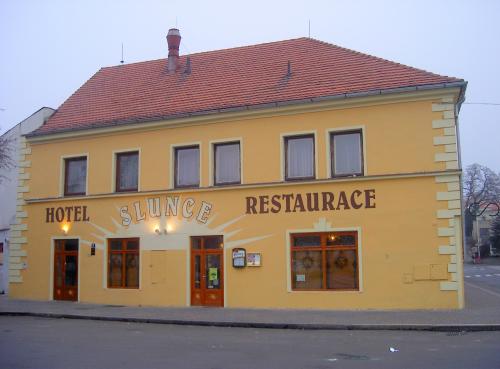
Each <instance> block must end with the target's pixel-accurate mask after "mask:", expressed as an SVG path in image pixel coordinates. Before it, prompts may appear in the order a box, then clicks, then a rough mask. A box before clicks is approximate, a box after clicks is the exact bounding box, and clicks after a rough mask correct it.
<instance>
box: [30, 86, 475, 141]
mask: <svg viewBox="0 0 500 369" xmlns="http://www.w3.org/2000/svg"><path fill="white" fill-rule="evenodd" d="M466 87H467V82H466V81H457V82H446V83H438V84H429V85H417V86H407V87H399V88H390V89H377V90H369V91H363V92H354V93H343V94H336V95H327V96H319V97H312V98H306V99H299V100H285V101H275V102H270V103H263V104H254V105H240V106H233V107H228V108H220V109H211V110H201V111H194V112H188V113H178V114H170V115H165V116H154V117H153V116H152V117H143V118H135V119H126V120H120V121H110V122H105V123H95V124H91V125H89V126H87V127H82V128H67V129H60V130H55V131H49V132H39V133H37V132H36V131H35V132H31V133H29V134H27V135H26V137H27V138H37V137H40V138H41V137H43V136H51V135H56V134H63V133H68V132H81V131H85V130H93V129H96V128H97V129H98V128H109V127H113V126H115V127H116V126H123V125H128V124H134V123H147V122H156V121H159V120H173V119H180V118H189V117H199V116H203V115H211V114H221V113H236V112H242V111H246V110H262V109H269V108H277V107H285V106H291V105H303V104H310V103H319V102H328V101H335V100H344V99H351V98H363V97H370V96H379V95H391V94H401V93H408V92H416V91H429V90H438V89H447V88H460V94H459V98H458V101H457V106H458V109H460V106H461V104H462V102H463V101H464V95H465V89H466Z"/></svg>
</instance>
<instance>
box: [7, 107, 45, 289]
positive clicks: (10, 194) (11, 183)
mask: <svg viewBox="0 0 500 369" xmlns="http://www.w3.org/2000/svg"><path fill="white" fill-rule="evenodd" d="M54 112H55V110H54V109H52V108H46V107H44V108H41V109H40V110H38V111H36V112H35V113H33V114H32V115H30V116H29V117H28V118H26V119H25V120H23V121H22V122H20V123H18V124H17V125H15V126H14V127H12V128H11V129H10V130H8V131H7V132H5V133H4V134H3V135H2V137H5V138H10V139H12V142H11V145H12V148H13V150H12V153H11V155H12V158H13V160H14V162H16V163H17V160H18V157H19V149H18V140H19V138H20V137H21V135H25V134H27V133H30V132H32V131H34V130H35V129H37V128H38V127H40V126H41V125H42V124H43V123H44V122H45V121H46V120H47V119H48V118H49V117H50V116H51V115H52V114H54ZM2 175H3V176H4V177H5V178H3V179H2V180H1V182H0V242H3V243H4V258H3V265H2V266H1V269H2V270H0V292H1V291H5V292H7V290H8V270H9V256H8V239H9V229H10V225H11V223H12V222H13V221H14V220H15V218H16V197H17V175H18V168H17V165H16V166H15V167H14V168H11V169H10V170H6V169H0V176H2Z"/></svg>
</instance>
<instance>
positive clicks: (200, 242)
mask: <svg viewBox="0 0 500 369" xmlns="http://www.w3.org/2000/svg"><path fill="white" fill-rule="evenodd" d="M223 251H224V238H223V237H222V236H196V237H191V305H193V306H224V254H223Z"/></svg>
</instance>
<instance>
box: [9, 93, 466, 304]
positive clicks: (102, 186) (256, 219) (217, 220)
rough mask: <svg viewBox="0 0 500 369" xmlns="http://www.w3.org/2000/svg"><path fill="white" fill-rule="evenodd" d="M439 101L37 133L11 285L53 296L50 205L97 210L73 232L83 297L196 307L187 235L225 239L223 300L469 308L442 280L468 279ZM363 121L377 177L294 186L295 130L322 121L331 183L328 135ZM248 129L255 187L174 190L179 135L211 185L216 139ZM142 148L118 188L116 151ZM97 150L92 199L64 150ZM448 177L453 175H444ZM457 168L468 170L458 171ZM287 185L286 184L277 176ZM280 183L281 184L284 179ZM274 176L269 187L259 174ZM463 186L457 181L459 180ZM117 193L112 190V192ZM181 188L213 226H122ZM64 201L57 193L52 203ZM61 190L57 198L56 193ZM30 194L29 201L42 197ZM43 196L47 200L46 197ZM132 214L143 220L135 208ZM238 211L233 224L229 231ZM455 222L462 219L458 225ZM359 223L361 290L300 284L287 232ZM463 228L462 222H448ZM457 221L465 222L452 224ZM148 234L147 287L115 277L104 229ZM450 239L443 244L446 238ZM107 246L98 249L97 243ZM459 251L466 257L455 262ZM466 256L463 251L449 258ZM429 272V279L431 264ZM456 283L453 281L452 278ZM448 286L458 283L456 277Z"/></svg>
mask: <svg viewBox="0 0 500 369" xmlns="http://www.w3.org/2000/svg"><path fill="white" fill-rule="evenodd" d="M440 102H441V100H440V99H429V100H422V101H408V102H396V103H392V104H384V105H375V106H360V107H356V108H354V107H351V108H344V109H333V110H328V111H318V112H302V113H297V114H293V115H275V116H264V117H260V118H252V119H246V120H240V121H224V122H219V123H213V124H204V125H196V126H184V127H176V128H166V127H163V128H157V129H155V130H148V131H143V132H133V133H130V132H128V133H127V132H124V133H115V134H107V135H101V136H94V137H87V138H75V139H66V140H60V141H55V142H50V143H36V142H33V143H32V144H31V145H30V147H31V150H32V151H31V155H30V156H29V160H30V161H31V163H30V168H27V169H26V172H27V173H29V175H30V178H29V181H27V183H26V184H29V192H28V193H26V194H25V195H24V196H25V197H24V198H25V199H27V201H28V204H27V205H25V206H24V209H25V211H26V212H27V214H28V218H26V219H25V220H24V221H23V223H25V224H26V225H27V230H26V231H22V236H24V237H26V238H27V242H25V243H24V244H23V245H22V249H23V250H24V251H26V255H27V257H25V258H24V259H23V260H26V262H27V267H26V268H24V269H23V268H20V269H22V270H21V271H20V272H19V275H20V278H19V281H21V280H22V283H15V284H12V285H11V289H10V292H11V295H12V296H13V297H22V298H33V299H42V300H46V299H51V298H52V296H51V283H52V282H51V278H52V277H51V276H52V269H51V265H52V264H51V261H52V258H53V256H52V254H51V248H52V243H53V239H56V238H63V237H64V236H63V235H62V232H61V224H58V223H57V222H54V223H46V222H45V218H46V208H50V207H60V206H63V207H64V206H87V209H88V214H89V216H90V222H72V223H71V224H70V230H69V233H68V235H67V237H68V238H79V239H80V275H79V283H80V284H79V299H80V301H85V302H97V303H107V304H132V305H138V304H141V305H163V306H185V305H187V304H189V279H188V278H189V274H188V273H189V257H190V254H189V236H192V235H208V234H222V235H224V236H225V238H224V244H225V246H224V247H225V284H226V286H225V287H226V291H225V293H226V297H225V304H226V306H228V307H274V308H284V307H292V308H327V309H362V308H384V309H385V308H406V309H410V308H457V307H459V306H460V296H459V295H460V294H461V292H460V290H453V289H452V290H447V289H446V288H443V285H442V283H443V281H444V282H446V283H456V278H457V277H456V276H457V272H456V271H455V272H454V271H453V270H451V269H450V267H449V263H450V255H449V254H450V253H451V252H450V253H444V252H443V253H441V252H440V251H439V252H438V249H439V247H440V246H443V245H445V246H448V245H453V242H456V240H453V239H452V238H454V236H451V235H446V236H443V235H440V232H441V229H445V228H446V229H448V227H452V221H453V219H452V218H451V216H450V217H448V218H442V217H441V218H439V217H438V216H437V215H436V214H437V213H438V210H447V209H454V208H453V206H452V205H454V203H453V204H451V203H450V202H449V201H443V200H441V201H439V198H437V197H439V195H437V194H438V193H439V192H447V191H451V189H453V188H452V187H450V185H449V184H447V183H446V182H443V181H440V180H438V179H437V178H438V177H437V176H436V172H438V171H443V173H444V170H445V169H446V164H445V163H444V162H441V161H436V160H435V155H436V153H442V152H444V150H445V149H444V147H443V146H435V144H434V143H433V142H434V138H435V137H436V136H437V135H442V134H443V129H438V130H436V129H435V128H433V122H434V121H436V120H439V119H442V118H443V113H442V112H441V111H436V109H434V105H433V104H436V103H440ZM350 127H363V129H364V132H363V134H364V136H363V140H364V141H365V152H364V156H365V160H366V161H365V163H366V167H365V175H369V176H381V175H389V174H395V175H396V176H394V177H383V176H382V177H377V178H373V179H370V180H366V179H363V178H351V179H347V180H340V181H339V180H327V181H315V182H309V183H300V182H298V183H292V184H290V183H283V182H281V181H282V172H281V171H282V164H281V158H282V152H281V151H282V146H281V144H280V142H281V140H282V136H283V135H286V134H287V133H289V132H304V131H313V132H315V135H316V144H317V147H316V153H317V163H318V166H317V168H316V169H317V177H318V179H326V178H327V173H328V168H327V155H328V154H327V137H328V134H327V131H328V130H332V129H339V128H350ZM225 138H228V139H234V138H240V139H241V141H242V157H243V171H242V172H243V183H244V184H258V185H256V186H232V187H228V188H224V189H213V188H202V189H198V190H191V191H184V192H181V191H172V190H171V189H170V183H171V178H170V176H171V167H170V165H171V164H170V163H171V158H170V155H171V152H172V150H171V145H178V144H182V143H192V142H200V143H201V154H202V157H201V161H200V163H201V172H202V176H201V187H207V186H208V185H209V166H210V163H209V150H210V142H211V141H214V140H221V139H225ZM137 148H140V188H139V191H140V192H141V191H142V192H144V191H155V192H154V193H150V194H147V193H139V194H125V195H116V194H112V193H111V192H113V176H114V173H113V161H114V159H113V155H114V154H113V153H114V152H115V151H122V150H127V149H137ZM79 154H88V195H98V194H108V195H103V196H97V197H91V198H72V199H64V198H58V197H59V196H60V192H61V184H62V180H61V174H62V169H61V166H62V163H63V161H62V157H64V156H72V155H79ZM423 172H432V173H431V174H428V175H423V176H420V175H419V176H417V175H415V176H409V177H405V178H403V177H400V176H398V174H401V173H423ZM444 174H446V173H444ZM455 174H456V173H455ZM443 178H444V177H443ZM271 182H275V183H274V184H270V183H271ZM276 182H278V183H276ZM263 183H268V184H267V185H265V186H263V185H261V184H263ZM453 186H455V183H453ZM355 189H359V190H367V189H374V190H375V193H376V200H375V202H376V208H373V209H367V208H362V209H358V210H356V209H349V210H335V211H315V212H295V213H293V212H291V213H285V212H280V213H278V214H246V215H245V211H246V208H245V198H246V197H247V196H263V195H270V196H271V195H273V194H283V193H301V194H303V195H304V194H306V193H307V192H323V191H329V192H334V193H338V192H339V191H346V192H349V193H350V192H352V191H353V190H355ZM110 193H111V194H110ZM167 196H180V197H181V201H182V199H186V198H187V197H190V198H193V199H194V200H195V202H196V206H195V213H196V209H198V208H199V206H200V204H201V203H202V201H205V202H208V203H209V204H211V205H213V208H212V209H211V212H210V214H209V217H208V222H207V223H206V224H204V223H202V222H199V221H197V220H196V219H195V217H196V214H194V215H193V216H192V217H191V218H190V219H183V217H182V216H181V215H178V217H176V218H169V219H165V220H163V221H166V222H167V223H168V224H170V225H172V227H173V231H172V232H170V233H169V234H168V235H161V236H158V235H156V234H155V233H154V228H155V226H156V225H157V224H159V222H160V221H161V220H159V219H153V218H149V217H148V216H147V218H146V220H145V221H141V222H135V221H134V222H133V223H132V225H131V226H129V227H122V226H120V224H121V221H122V219H121V218H120V212H119V209H120V207H123V206H128V210H129V211H130V212H131V213H133V209H132V208H133V205H132V204H133V203H134V202H135V201H139V202H140V203H141V206H142V207H143V211H144V212H146V213H147V208H146V201H147V199H148V198H154V197H160V198H161V199H162V201H164V199H165V198H166V197H167ZM48 198H52V199H48ZM54 198H55V199H54ZM30 199H31V201H30ZM36 199H37V200H36ZM132 218H134V217H132ZM232 220H234V223H232V224H230V225H228V226H226V227H224V228H223V229H218V227H220V226H221V225H223V224H225V223H227V222H230V221H232ZM452 228H453V227H452ZM341 229H353V230H357V231H358V232H359V238H360V245H359V250H360V253H359V257H360V263H361V266H360V282H361V283H360V284H361V288H360V291H350V292H346V291H344V292H343V291H335V292H332V291H328V292H323V291H322V292H310V291H308V292H298V291H293V292H292V291H290V290H289V288H288V287H287V281H289V280H290V275H289V273H290V271H289V267H288V265H289V261H288V259H287V257H289V255H288V254H289V245H288V234H289V233H290V232H292V233H293V232H294V231H297V230H300V231H304V230H309V231H315V230H316V231H332V230H341ZM450 229H451V228H450ZM453 229H455V228H453ZM135 236H137V237H140V244H141V255H140V257H141V268H140V273H141V284H140V289H137V290H120V289H108V288H107V287H106V279H105V278H106V265H107V264H106V257H105V249H106V239H107V238H109V237H135ZM443 241H445V242H443ZM91 243H96V245H97V252H96V255H95V256H90V244H91ZM236 246H238V247H239V246H241V247H245V248H246V250H247V252H260V253H262V258H263V260H262V264H263V265H262V266H261V267H255V268H249V267H247V268H244V269H242V270H239V269H234V268H233V267H231V257H230V256H231V255H230V252H231V248H232V247H236ZM453 256H455V259H453ZM451 260H455V263H456V254H454V255H452V256H451ZM431 265H432V266H434V267H437V268H438V269H443V270H445V271H446V270H448V271H449V273H448V271H446V272H445V273H444V276H443V274H441V275H440V276H439V277H435V276H434V277H425V271H426V270H429V268H430V267H431ZM422 270H424V277H423V278H422V275H421V274H422V273H421V271H422ZM454 279H455V280H454ZM446 286H448V285H446Z"/></svg>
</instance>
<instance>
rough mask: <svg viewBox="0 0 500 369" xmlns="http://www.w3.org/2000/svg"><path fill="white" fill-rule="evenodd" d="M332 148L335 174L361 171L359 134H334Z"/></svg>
mask: <svg viewBox="0 0 500 369" xmlns="http://www.w3.org/2000/svg"><path fill="white" fill-rule="evenodd" d="M333 148H334V151H335V152H334V155H333V162H334V170H335V174H336V175H345V174H356V173H361V134H359V133H349V134H337V135H334V136H333Z"/></svg>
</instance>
